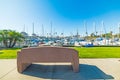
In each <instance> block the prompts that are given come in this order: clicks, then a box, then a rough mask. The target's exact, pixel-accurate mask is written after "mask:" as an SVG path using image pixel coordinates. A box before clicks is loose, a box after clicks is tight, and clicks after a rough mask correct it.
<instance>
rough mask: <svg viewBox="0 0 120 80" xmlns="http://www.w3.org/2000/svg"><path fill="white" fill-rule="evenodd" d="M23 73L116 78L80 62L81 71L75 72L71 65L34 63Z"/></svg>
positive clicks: (73, 79) (72, 79)
mask: <svg viewBox="0 0 120 80" xmlns="http://www.w3.org/2000/svg"><path fill="white" fill-rule="evenodd" d="M23 74H24V75H29V76H34V77H38V78H45V79H61V80H106V79H109V80H114V77H112V76H111V75H108V74H106V73H104V72H103V71H102V70H100V69H99V68H98V67H96V66H94V65H87V64H80V71H79V73H74V72H73V71H72V66H71V65H40V64H32V65H31V66H30V67H28V68H27V69H26V70H25V71H24V72H23Z"/></svg>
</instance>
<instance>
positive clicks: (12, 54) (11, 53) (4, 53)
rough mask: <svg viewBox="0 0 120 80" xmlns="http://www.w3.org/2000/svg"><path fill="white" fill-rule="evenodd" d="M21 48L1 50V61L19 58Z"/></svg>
mask: <svg viewBox="0 0 120 80" xmlns="http://www.w3.org/2000/svg"><path fill="white" fill-rule="evenodd" d="M19 50H20V49H19V48H8V49H2V50H0V59H14V58H16V56H17V51H19Z"/></svg>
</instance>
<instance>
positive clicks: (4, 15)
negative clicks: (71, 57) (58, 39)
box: [0, 0, 120, 36]
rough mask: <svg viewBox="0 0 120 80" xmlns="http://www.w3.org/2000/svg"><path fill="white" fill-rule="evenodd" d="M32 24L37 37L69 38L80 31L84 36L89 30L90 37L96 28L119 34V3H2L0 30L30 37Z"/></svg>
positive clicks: (52, 0)
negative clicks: (9, 30) (58, 36)
mask: <svg viewBox="0 0 120 80" xmlns="http://www.w3.org/2000/svg"><path fill="white" fill-rule="evenodd" d="M33 23H34V32H35V33H36V34H38V35H47V33H48V34H49V33H51V32H52V34H53V33H55V32H57V35H60V34H61V33H64V35H65V36H67V35H75V34H76V33H77V31H78V32H79V34H80V35H81V36H84V35H86V34H85V32H86V29H87V32H88V34H91V33H92V32H95V26H96V31H97V32H98V34H100V33H107V32H110V31H111V30H112V31H113V33H114V34H115V33H118V32H119V30H118V27H119V23H120V0H0V30H2V29H12V30H16V31H18V32H22V31H25V32H27V33H28V34H30V35H31V34H32V33H33V27H32V26H33V25H32V24H33ZM102 23H104V27H103V26H102ZM51 24H52V27H51ZM42 25H43V27H42ZM85 25H86V26H85ZM43 30H44V31H43Z"/></svg>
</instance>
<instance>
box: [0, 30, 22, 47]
mask: <svg viewBox="0 0 120 80" xmlns="http://www.w3.org/2000/svg"><path fill="white" fill-rule="evenodd" d="M23 39H24V37H23V35H22V34H20V33H19V32H16V31H13V30H0V40H1V41H2V42H3V44H4V46H5V47H7V48H12V47H14V46H15V44H16V42H17V41H22V40H23Z"/></svg>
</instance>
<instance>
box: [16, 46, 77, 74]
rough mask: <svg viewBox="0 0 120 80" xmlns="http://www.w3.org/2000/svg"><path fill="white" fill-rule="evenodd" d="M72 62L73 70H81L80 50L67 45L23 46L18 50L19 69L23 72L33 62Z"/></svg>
mask: <svg viewBox="0 0 120 80" xmlns="http://www.w3.org/2000/svg"><path fill="white" fill-rule="evenodd" d="M40 62H53V63H54V62H71V63H72V67H73V71H74V72H79V57H78V52H77V51H76V50H74V49H71V48H65V47H36V48H23V49H21V51H18V52H17V70H18V72H19V73H22V72H23V71H24V70H25V69H26V68H27V67H28V66H29V65H31V64H32V63H40Z"/></svg>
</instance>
